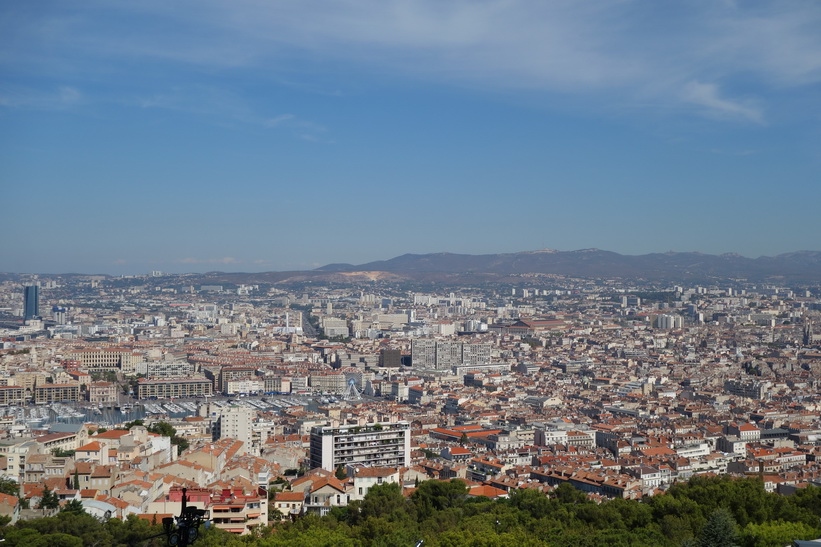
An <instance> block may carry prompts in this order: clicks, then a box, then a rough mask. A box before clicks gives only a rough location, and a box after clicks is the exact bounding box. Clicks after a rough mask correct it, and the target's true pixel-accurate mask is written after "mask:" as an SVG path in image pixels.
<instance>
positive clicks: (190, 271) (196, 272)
mask: <svg viewBox="0 0 821 547" xmlns="http://www.w3.org/2000/svg"><path fill="white" fill-rule="evenodd" d="M588 250H596V251H606V252H617V251H612V250H611V249H600V248H592V247H591V248H587V249H566V250H558V249H533V250H519V251H509V252H508V251H506V252H499V253H492V252H491V253H460V252H456V251H436V252H430V253H401V254H397V255H394V256H389V257H379V258H375V259H373V260H367V261H364V262H356V263H352V262H344V261H343V262H325V263H323V264H320V265H318V266H315V267H310V268H301V269H300V268H294V269H290V270H276V269H247V270H245V269H231V268H228V267H227V266H231V265H237V266H239V265H240V263H239V262H233V261H225V262H222V263H221V264H223V265H225V266H226V267H225V268H219V267H214V268H209V267H207V266H209V265H212V266H213V265H215V264H213V263H209V264H204V263H203V264H199V265H200V266H203V267H202V268H199V269H196V270H195V269H184V268H180V269H178V270H176V271H171V270H158V269H156V268H155V269H154V270H153V271H160V272H162V273H163V274H172V275H185V274H192V275H200V274H204V273H211V272H215V273H216V272H219V273H226V274H228V273H230V274H234V273H237V274H242V273H248V274H255V273H266V272H288V271H311V270H316V269H318V268H322V267H325V266H331V265H335V264H348V265H352V266H359V265H365V264H369V263H371V262H380V261H387V260H391V259H394V258H397V257H400V256H404V255H406V254H412V255H436V254H453V255H473V256H475V255H493V254H516V253H539V252H560V253H572V252H579V251H588ZM668 253H675V254H677V253H697V254H704V255H712V256H720V255H715V254H713V253H702V252H701V251H672V250H667V251H651V252H649V253H638V254H630V253H617V254H620V255H623V256H643V255H648V254H668ZM791 253H821V251H815V250H809V249H799V250H795V251H785V252H783V253H778V254H775V255H759V256H744V255H741V254H739V253H732V252H729V253H722V254H725V255H738V256H741V257H743V258H748V259H756V258H761V257H765V256H770V257H774V256H779V255H783V254H791ZM151 272H152V270H148V271H126V270H123V271H52V272H46V271H39V272H35V271H8V270H6V271H0V273H4V274H11V275H110V276H140V275H149V274H151Z"/></svg>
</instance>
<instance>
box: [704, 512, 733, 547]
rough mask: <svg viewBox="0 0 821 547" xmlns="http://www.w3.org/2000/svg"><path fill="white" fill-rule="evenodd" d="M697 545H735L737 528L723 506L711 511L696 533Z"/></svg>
mask: <svg viewBox="0 0 821 547" xmlns="http://www.w3.org/2000/svg"><path fill="white" fill-rule="evenodd" d="M697 545H698V547H736V546H737V545H738V530H737V529H736V522H735V519H734V518H733V515H731V514H730V512H729V511H728V510H727V509H724V508H723V507H721V508H718V509H716V510H715V511H713V513H712V514H711V515H710V518H709V519H707V523H706V524H705V525H704V528H702V529H701V533H700V534H699V535H698V542H697Z"/></svg>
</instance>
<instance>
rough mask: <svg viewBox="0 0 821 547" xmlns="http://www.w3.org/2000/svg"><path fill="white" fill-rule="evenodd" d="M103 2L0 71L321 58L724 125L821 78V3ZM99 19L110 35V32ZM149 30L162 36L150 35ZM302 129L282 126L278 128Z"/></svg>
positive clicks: (759, 114)
mask: <svg viewBox="0 0 821 547" xmlns="http://www.w3.org/2000/svg"><path fill="white" fill-rule="evenodd" d="M92 5H94V6H95V7H94V8H88V9H85V10H82V11H79V12H78V11H77V10H74V11H73V12H72V13H71V17H60V16H59V14H51V15H47V16H43V19H44V21H43V22H41V23H42V24H40V25H38V26H32V25H28V27H27V28H28V29H29V31H30V34H31V36H29V37H28V38H29V40H31V42H30V43H31V44H32V45H31V49H32V50H36V51H33V52H29V53H30V55H28V56H27V55H25V54H22V55H18V56H17V57H6V58H3V57H0V60H4V63H3V64H6V65H8V64H10V63H11V64H13V63H19V62H26V61H31V62H37V61H38V60H39V59H40V57H38V55H36V54H42V51H41V50H42V48H43V47H44V46H43V44H45V45H46V46H48V47H49V48H52V50H60V48H63V49H65V50H68V51H71V52H72V53H73V54H74V55H75V56H76V57H81V56H86V57H87V58H88V59H91V60H92V61H93V65H94V69H95V70H99V68H97V67H99V66H101V65H106V63H107V64H108V65H107V66H109V65H110V66H113V65H115V64H116V63H123V62H124V63H129V64H133V63H140V62H143V61H145V60H149V61H152V62H158V63H161V64H164V65H168V66H169V67H174V66H185V67H192V68H194V69H195V70H198V71H202V72H213V71H223V72H226V73H228V72H231V71H237V70H243V69H245V70H253V71H255V73H258V74H260V75H268V76H269V77H270V78H271V79H272V80H275V79H276V78H278V77H279V76H278V75H281V74H287V77H288V78H291V77H294V75H298V74H299V73H300V71H308V70H311V69H310V68H308V67H309V66H312V65H313V64H314V63H317V62H320V63H322V64H323V66H335V65H336V66H346V67H348V66H351V65H352V66H354V67H355V68H356V69H357V70H358V71H369V72H370V73H371V74H373V75H376V76H380V77H381V76H383V75H393V76H396V75H398V76H401V77H410V78H417V79H420V80H424V81H429V82H435V83H440V84H441V83H444V84H449V85H460V86H472V87H475V88H477V89H491V90H500V89H501V90H535V91H543V92H549V93H561V94H566V95H567V96H574V97H575V96H579V95H580V94H583V95H592V96H593V98H594V100H593V101H590V102H591V103H595V104H597V105H602V104H604V105H608V104H609V105H616V106H621V105H632V104H637V105H641V107H642V108H647V107H651V108H652V107H654V106H655V107H664V108H665V109H668V108H669V107H670V106H671V105H672V106H675V107H681V108H682V109H683V111H685V112H693V109H692V108H691V107H692V105H697V106H699V107H700V108H698V109H696V110H695V111H696V112H698V113H700V114H702V115H705V116H709V117H713V118H715V117H717V114H719V113H721V114H722V115H721V116H720V117H721V118H722V119H725V120H736V121H738V120H743V121H756V122H761V121H762V120H763V118H764V116H763V112H764V110H765V109H766V106H767V105H766V96H767V93H768V91H769V90H770V89H772V88H773V87H782V88H783V87H787V88H789V87H793V86H802V85H807V84H812V83H817V82H820V81H821V33H819V32H818V28H821V3H817V2H790V3H784V2H772V3H760V4H756V5H749V4H747V3H734V2H711V1H709V0H702V1H699V0H696V1H694V2H688V3H684V4H681V5H676V6H672V7H671V6H668V5H664V4H654V3H637V2H631V1H628V0H621V1H611V0H591V1H589V2H584V3H579V2H576V1H572V0H556V1H551V2H543V1H541V0H481V1H476V0H453V1H450V2H441V1H440V0H417V1H414V2H405V1H399V0H341V1H340V0H335V1H330V0H313V1H305V2H259V1H258V0H235V1H233V2H230V3H226V2H224V1H223V0H197V1H196V2H194V0H180V1H178V2H174V3H171V4H169V3H168V2H165V1H162V0H139V1H138V0H133V1H130V2H129V1H123V2H117V3H114V4H112V3H97V4H92ZM317 13H321V14H322V16H321V17H318V16H316V14H317ZM49 18H50V19H51V23H50V24H49V21H48V19H49ZM101 19H102V20H105V21H106V22H107V23H110V24H105V25H104V24H100V20H101ZM55 21H59V23H60V24H57V23H56V22H55ZM148 26H150V28H152V32H145V31H144V30H145V28H148ZM9 28H13V27H9ZM32 28H33V29H34V30H32ZM156 29H159V31H157V30H156ZM38 32H39V34H38ZM34 44H36V45H34ZM37 48H40V49H41V50H37ZM23 53H25V52H23ZM101 61H102V62H101ZM89 64H92V63H89ZM313 66H315V65H313ZM734 78H738V79H742V78H743V81H744V85H745V86H747V88H748V89H749V92H747V91H745V92H744V93H743V94H744V96H745V97H750V99H744V100H739V99H734V98H731V97H728V96H727V95H726V93H723V92H722V89H723V87H724V86H725V85H726V83H727V82H728V81H729V80H731V79H734ZM297 79H298V76H297ZM717 82H721V83H722V89H719V88H718V84H717ZM727 87H728V88H729V86H727ZM682 90H684V91H682ZM762 97H763V98H762ZM755 99H758V100H759V102H760V104H757V103H755V102H754V100H755ZM163 100H164V98H163V97H161V96H160V97H148V98H147V99H145V100H144V103H143V105H144V106H155V107H156V106H163V105H164V104H165V103H164V102H163ZM263 119H265V118H264V117H263ZM277 119H278V118H272V119H269V120H268V121H269V122H270V121H271V120H277ZM296 123H298V122H297V121H295V120H294V119H293V118H289V119H285V118H282V119H279V121H278V122H276V123H275V124H273V125H271V127H283V126H288V124H291V125H290V127H291V128H294V124H296ZM303 123H304V122H303ZM320 127H321V126H320ZM320 133H322V130H321V129H320V128H318V127H314V128H312V129H311V130H310V131H308V130H306V131H304V132H302V133H298V134H299V136H301V137H302V138H318V134H320Z"/></svg>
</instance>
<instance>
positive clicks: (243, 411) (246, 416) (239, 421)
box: [213, 406, 256, 453]
mask: <svg viewBox="0 0 821 547" xmlns="http://www.w3.org/2000/svg"><path fill="white" fill-rule="evenodd" d="M255 416H256V412H254V411H253V410H251V409H250V408H248V407H244V406H230V407H227V408H223V409H222V412H220V416H219V418H217V421H216V422H215V423H214V427H213V438H214V440H215V441H216V440H219V439H225V438H231V439H236V440H238V441H242V442H243V443H244V446H243V447H242V448H243V450H245V451H246V452H248V453H253V451H252V449H251V431H252V430H253V422H254V417H255Z"/></svg>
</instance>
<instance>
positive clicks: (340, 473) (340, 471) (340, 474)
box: [334, 464, 348, 481]
mask: <svg viewBox="0 0 821 547" xmlns="http://www.w3.org/2000/svg"><path fill="white" fill-rule="evenodd" d="M334 476H336V478H337V479H339V480H341V481H344V480H345V479H347V478H348V474H347V473H345V468H344V467H343V466H342V464H339V465H338V466H337V467H336V472H335V473H334Z"/></svg>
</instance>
